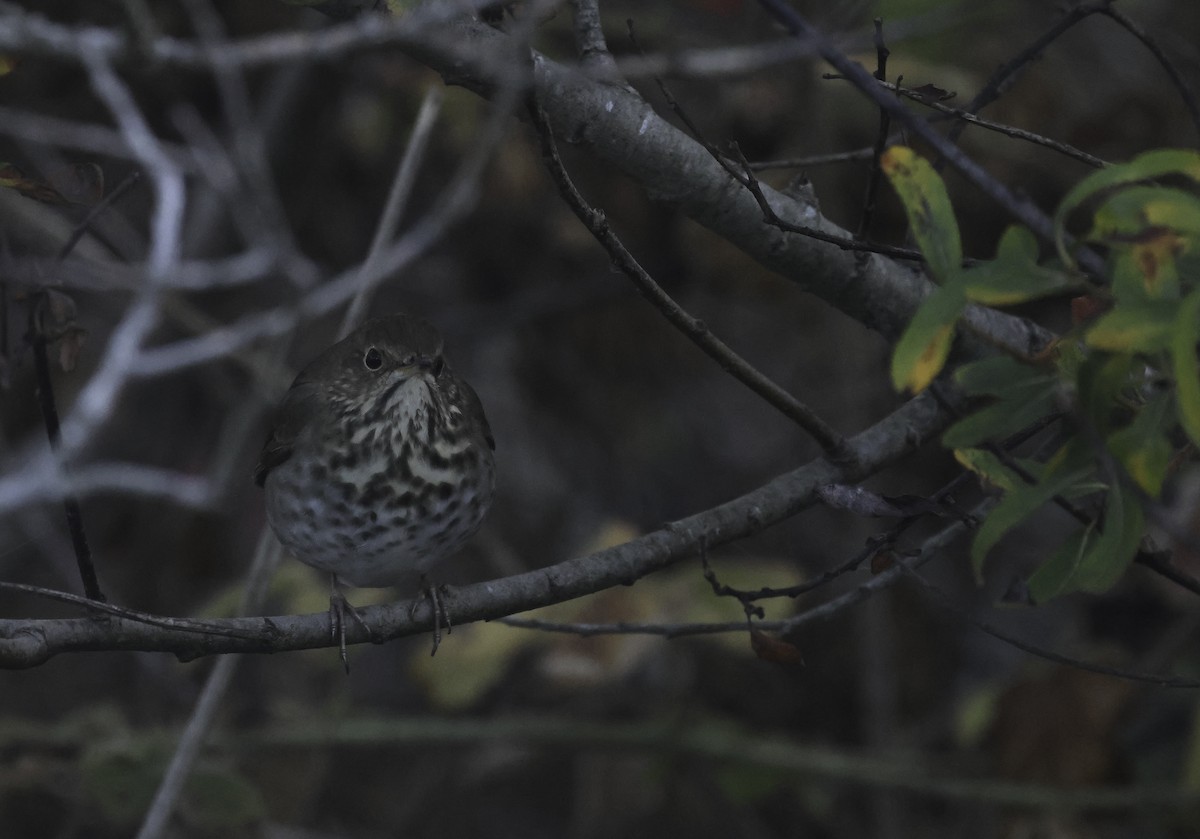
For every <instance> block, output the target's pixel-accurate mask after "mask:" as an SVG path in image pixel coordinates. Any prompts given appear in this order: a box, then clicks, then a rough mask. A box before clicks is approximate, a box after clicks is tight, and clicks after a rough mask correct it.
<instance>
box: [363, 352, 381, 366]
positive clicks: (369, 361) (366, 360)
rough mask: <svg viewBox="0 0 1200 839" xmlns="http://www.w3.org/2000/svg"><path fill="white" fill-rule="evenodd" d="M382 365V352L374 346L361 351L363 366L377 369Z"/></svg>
mask: <svg viewBox="0 0 1200 839" xmlns="http://www.w3.org/2000/svg"><path fill="white" fill-rule="evenodd" d="M382 366H383V353H381V352H380V351H379V350H378V348H376V347H367V351H366V352H365V353H363V367H366V368H367V369H368V370H378V369H379V368H380V367H382Z"/></svg>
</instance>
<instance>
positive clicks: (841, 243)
mask: <svg viewBox="0 0 1200 839" xmlns="http://www.w3.org/2000/svg"><path fill="white" fill-rule="evenodd" d="M733 150H734V152H735V153H736V154H737V156H738V159H739V161H740V163H741V165H742V176H741V177H740V178H739V182H740V183H741V184H742V186H744V187H746V190H747V191H748V192H749V193H750V194H751V195H752V196H753V197H754V200H755V202H756V203H757V204H758V208H759V210H761V211H762V214H763V220H764V221H766V222H767V224H769V225H771V226H772V227H776V228H778V229H779V230H782V231H784V232H785V233H799V234H800V235H801V236H808V237H810V238H813V239H816V240H818V241H821V242H828V243H829V244H831V245H837V246H838V247H840V248H842V249H843V250H848V251H866V252H870V253H878V254H883V255H884V256H890V257H891V258H892V259H909V260H913V261H916V262H924V261H925V256H924V255H923V254H922V253H921V252H920V251H916V250H913V249H911V248H901V247H897V246H895V245H881V244H878V243H876V242H864V241H860V240H858V239H853V238H851V237H849V236H835V235H833V234H831V233H826V232H824V231H822V230H817V229H815V228H812V227H805V226H804V225H801V224H792V223H791V222H789V221H785V220H783V219H782V218H780V217H779V214H778V213H776V212H775V208H774V207H772V206H771V202H770V201H768V200H767V196H766V194H765V193H764V192H763V191H762V186H761V185H760V183H759V181H758V178H757V177H755V176H754V173H753V172H752V171H751V169H750V162H749V161H748V160H746V158H745V156H744V155H742V153H741V149H739V148H738V147H737V144H736V143H735V144H734V145H733Z"/></svg>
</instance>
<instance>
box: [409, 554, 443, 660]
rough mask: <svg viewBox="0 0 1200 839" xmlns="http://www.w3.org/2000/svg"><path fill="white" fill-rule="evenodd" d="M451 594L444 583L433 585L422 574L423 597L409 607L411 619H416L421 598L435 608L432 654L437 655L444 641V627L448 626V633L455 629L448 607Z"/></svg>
mask: <svg viewBox="0 0 1200 839" xmlns="http://www.w3.org/2000/svg"><path fill="white" fill-rule="evenodd" d="M449 594H450V589H449V588H448V587H446V586H444V585H437V586H435V585H433V584H431V583H430V582H429V580H428V579H427V578H426V577H425V575H424V574H422V575H421V597H418V598H416V599H415V600H413V602H412V605H411V606H409V607H408V618H409V620H415V619H416V616H417V609H418V608H419V607H420V605H421V600H422V599H425V600H428V601H429V605H430V607H432V609H433V649H432V650H430V652H429V654H430V655H437V651H438V647H439V646H440V645H441V643H442V627H443V626H445V627H446V634H447V635H449V634H450V633H451V632H453V631H454V625H453V624H451V623H450V612H449V611H448V610H447V609H446V600H445V598H446V596H447V595H449Z"/></svg>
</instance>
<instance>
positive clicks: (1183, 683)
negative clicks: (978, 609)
mask: <svg viewBox="0 0 1200 839" xmlns="http://www.w3.org/2000/svg"><path fill="white" fill-rule="evenodd" d="M898 565H899V566H900V570H901V571H902V572H903V573H904V574H906V575H907V576H908V577H909V579H911V580H912V581H913V582H915V583H916V584H917V586H918V587H919V588H920V590H921V592H922V593H923V594H925V595H926V596H927V597H928V598H929V599H930V600H932V601H933V602H934V603H936V604H937V605H938V606H939V607H940V608H942V609H944V610H946V611H948V612H950V613H952V614H954V615H955V616H957V617H958V618H960V619H962V620H964V621H966V622H967V623H969V624H971V626H973V627H975V628H976V629H978V630H979V631H980V632H983V633H984V634H986V635H990V636H992V637H993V638H995V639H997V640H999V641H1003V642H1004V643H1006V644H1008V645H1009V646H1012V647H1016V648H1017V649H1018V650H1021V651H1022V652H1025V653H1029V654H1030V655H1033V656H1037V657H1038V658H1043V659H1045V660H1046V661H1053V662H1054V663H1055V664H1063V665H1066V666H1067V667H1073V668H1075V669H1076V670H1086V671H1087V672H1089V673H1099V674H1101V675H1103V676H1112V677H1113V678H1115V679H1124V680H1126V681H1130V682H1145V683H1148V684H1152V685H1158V686H1159V687H1166V688H1189V689H1195V688H1200V679H1188V678H1184V677H1181V676H1162V675H1159V674H1157V673H1142V672H1140V671H1136V670H1123V669H1121V668H1119V667H1109V666H1107V665H1104V664H1095V663H1093V662H1089V661H1084V660H1082V659H1078V658H1073V657H1071V656H1068V655H1063V654H1062V653H1057V652H1055V651H1054V650H1048V649H1046V648H1045V647H1039V646H1038V645H1037V644H1031V643H1029V642H1028V641H1022V640H1021V639H1020V638H1017V637H1016V636H1014V635H1010V634H1009V633H1007V632H1005V631H1004V630H1002V629H999V628H997V627H995V626H992V625H991V624H989V623H987V622H985V621H982V620H980V619H979V618H977V617H975V616H974V615H972V614H970V613H969V612H967V611H966V610H965V609H963V608H961V607H960V606H958V605H957V604H956V603H954V602H953V601H952V600H951V599H950V598H949V597H947V596H946V594H944V593H943V592H942V591H941V590H940V589H938V588H937V587H936V586H934V585H933V584H932V583H930V582H929V581H928V580H926V579H925V578H924V577H922V576H921V575H920V574H918V573H917V572H916V571H915V570H914V569H913V568H910V567H908V566H907V565H905V564H903V563H898Z"/></svg>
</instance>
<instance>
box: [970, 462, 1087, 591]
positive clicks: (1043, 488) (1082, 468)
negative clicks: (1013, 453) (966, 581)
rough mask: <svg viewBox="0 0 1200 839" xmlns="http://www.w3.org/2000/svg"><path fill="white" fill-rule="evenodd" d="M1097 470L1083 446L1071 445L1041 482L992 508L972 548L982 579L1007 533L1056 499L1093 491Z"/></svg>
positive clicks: (1014, 492) (1027, 487)
mask: <svg viewBox="0 0 1200 839" xmlns="http://www.w3.org/2000/svg"><path fill="white" fill-rule="evenodd" d="M1092 470H1093V466H1092V462H1091V458H1090V457H1089V456H1088V453H1087V450H1086V449H1085V448H1084V447H1083V446H1082V444H1076V443H1073V442H1072V443H1068V444H1067V445H1066V446H1064V447H1063V448H1062V449H1061V450H1060V451H1059V452H1058V453H1057V454H1056V455H1055V456H1054V458H1052V460H1051V461H1050V463H1048V464H1047V466H1046V468H1045V470H1044V471H1043V474H1042V475H1041V476H1040V480H1039V481H1038V482H1037V483H1036V484H1033V485H1024V486H1021V487H1018V488H1017V489H1015V490H1013V491H1012V492H1009V493H1007V494H1005V496H1004V497H1003V498H1001V499H1000V502H999V503H998V504H996V506H995V507H993V508H992V511H991V513H989V514H988V517H987V519H986V520H985V521H984V523H983V524H982V525H981V526H980V528H979V531H978V532H977V533H976V534H975V541H974V542H973V543H972V544H971V566H972V567H973V568H974V569H975V575H976V576H977V577H978V576H980V575H981V574H982V571H983V562H984V560H985V559H986V558H987V555H988V552H989V551H990V550H991V549H992V548H993V547H995V546H996V543H997V542H999V541H1000V539H1001V538H1002V537H1003V536H1004V534H1005V533H1007V532H1008V531H1010V530H1012V529H1013V528H1014V527H1016V526H1017V525H1018V524H1020V523H1021V522H1023V521H1024V520H1025V519H1026V518H1028V517H1029V516H1030V515H1031V514H1032V513H1033V512H1034V511H1035V510H1037V509H1038V508H1039V507H1041V506H1042V505H1043V504H1045V503H1046V502H1047V501H1049V500H1050V499H1052V498H1054V496H1056V495H1066V496H1072V495H1075V494H1077V493H1078V492H1082V491H1090V490H1091V486H1090V485H1089V484H1088V483H1087V479H1088V478H1089V476H1090V475H1091V473H1092Z"/></svg>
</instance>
